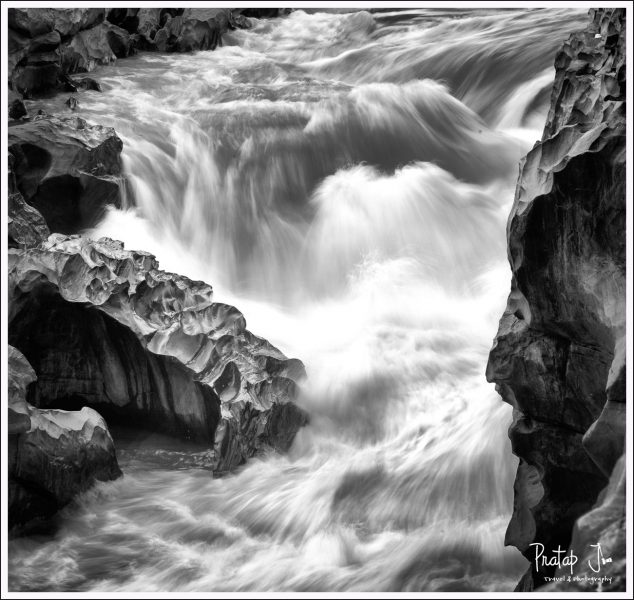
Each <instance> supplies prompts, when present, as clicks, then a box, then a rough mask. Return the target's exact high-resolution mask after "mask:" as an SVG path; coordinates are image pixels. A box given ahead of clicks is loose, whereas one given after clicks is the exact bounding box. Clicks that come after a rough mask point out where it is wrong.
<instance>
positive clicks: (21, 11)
mask: <svg viewBox="0 0 634 600" xmlns="http://www.w3.org/2000/svg"><path fill="white" fill-rule="evenodd" d="M8 17H9V27H10V28H11V29H13V30H14V31H17V32H19V33H20V34H22V35H25V36H28V37H31V38H34V37H37V36H40V35H43V34H46V33H50V32H52V31H56V32H58V33H59V34H60V35H61V36H62V37H67V36H71V35H75V34H76V33H77V32H79V31H81V30H82V29H88V28H89V27H92V26H94V25H96V24H98V23H100V22H101V21H103V19H104V17H105V10H104V9H103V8H72V9H68V8H10V9H9V10H8Z"/></svg>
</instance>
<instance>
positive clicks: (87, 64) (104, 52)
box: [61, 24, 117, 74]
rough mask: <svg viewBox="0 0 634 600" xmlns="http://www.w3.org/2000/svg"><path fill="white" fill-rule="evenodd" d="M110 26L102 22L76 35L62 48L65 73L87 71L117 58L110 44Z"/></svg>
mask: <svg viewBox="0 0 634 600" xmlns="http://www.w3.org/2000/svg"><path fill="white" fill-rule="evenodd" d="M109 32H110V27H109V26H108V25H106V24H101V25H99V26H97V27H93V28H92V29H87V30H85V31H82V32H80V33H79V34H77V35H76V36H74V37H73V38H72V39H71V40H70V42H69V43H68V44H67V45H66V46H64V47H63V49H62V59H61V64H62V69H63V71H64V72H65V73H71V74H72V73H85V72H88V71H92V70H93V69H94V68H95V67H97V66H99V65H109V64H111V63H113V62H115V61H116V60H117V57H116V55H115V53H114V51H113V50H112V48H111V46H110V40H109V37H108V34H109Z"/></svg>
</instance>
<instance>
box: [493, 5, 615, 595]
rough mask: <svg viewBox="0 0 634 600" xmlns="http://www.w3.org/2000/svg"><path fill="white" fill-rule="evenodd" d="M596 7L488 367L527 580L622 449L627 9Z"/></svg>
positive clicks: (523, 212) (532, 195) (513, 225)
mask: <svg viewBox="0 0 634 600" xmlns="http://www.w3.org/2000/svg"><path fill="white" fill-rule="evenodd" d="M590 15H591V23H590V25H589V26H588V28H587V29H586V30H585V31H583V32H580V33H576V34H574V35H572V36H571V38H570V39H569V41H568V42H566V44H565V45H564V47H563V49H562V50H561V51H560V52H559V54H558V55H557V57H556V60H555V67H556V77H555V82H554V86H553V92H552V97H551V107H550V112H549V116H548V121H547V124H546V127H545V130H544V135H543V138H542V140H541V142H540V143H538V144H536V146H535V147H534V148H533V149H532V150H531V151H530V152H529V154H528V155H527V156H526V158H525V159H524V160H523V163H522V165H521V172H520V177H519V181H518V184H517V189H516V193H515V201H514V204H513V208H512V210H511V215H510V219H509V224H508V229H507V237H508V254H509V262H510V265H511V269H512V275H513V277H512V282H511V293H510V295H509V299H508V304H507V307H506V310H505V313H504V315H503V316H502V319H501V321H500V326H499V330H498V333H497V336H496V339H495V342H494V345H493V349H492V350H491V354H490V357H489V363H488V366H487V378H488V380H489V381H494V382H496V384H497V389H498V391H499V392H500V394H501V395H502V397H503V399H504V400H505V401H506V402H508V403H510V404H511V405H512V406H513V408H514V421H513V424H512V426H511V428H510V431H509V435H510V438H511V442H512V445H513V451H514V453H515V454H517V455H518V456H519V457H520V465H519V468H518V473H517V479H516V482H515V506H514V512H513V516H512V519H511V522H510V524H509V527H508V530H507V537H506V543H507V544H511V545H515V546H517V547H518V548H519V549H520V550H521V551H522V552H523V553H524V554H525V556H526V557H527V558H529V560H531V568H530V569H529V573H528V574H527V575H526V576H525V578H524V580H523V582H522V588H523V589H531V588H533V587H538V586H540V585H542V584H544V583H545V582H546V581H547V579H546V578H548V577H552V576H553V575H554V571H555V568H554V566H550V567H548V566H547V567H544V566H543V565H541V566H540V568H539V571H537V569H536V565H535V561H534V553H535V546H531V544H536V543H539V544H543V546H544V554H545V555H546V556H548V557H552V556H553V551H555V550H556V549H557V547H558V546H561V547H562V548H566V547H568V546H569V544H570V543H571V537H572V533H573V528H574V527H575V523H577V526H576V527H577V531H579V532H581V531H582V530H583V528H584V527H585V525H583V521H581V520H579V519H580V517H582V515H584V514H586V513H588V514H591V513H590V512H589V511H590V510H591V509H593V507H596V502H597V498H598V496H599V493H600V492H601V490H603V489H604V488H605V487H606V485H607V483H608V480H609V479H610V477H612V478H613V479H614V477H615V475H614V472H615V471H614V469H615V466H616V464H617V461H618V460H619V458H620V457H621V456H622V454H623V452H624V440H625V419H624V417H623V415H624V412H625V411H624V403H625V11H624V9H600V10H591V11H590ZM617 480H618V477H617ZM611 485H612V488H610V489H612V491H611V492H610V493H611V494H618V493H621V492H618V489H621V490H622V488H619V487H618V485H616V484H611ZM615 490H617V491H615ZM611 506H613V507H617V508H615V509H614V510H613V511H612V512H611V513H610V514H611V515H615V514H616V513H618V506H622V503H621V505H619V503H618V502H612V503H611ZM593 513H594V510H593ZM621 517H622V514H621V516H620V517H619V516H618V515H616V517H615V519H616V521H615V522H620V521H619V519H620V518H621ZM584 518H585V517H584ZM619 526H620V525H618V524H617V525H616V527H617V528H618V527H619ZM617 564H620V562H619V561H617V560H614V561H613V563H611V564H610V566H609V567H607V568H606V569H605V570H604V572H603V574H604V575H609V574H610V571H614V569H615V568H616V565H617ZM615 577H616V575H615ZM594 585H595V589H597V588H596V586H597V584H596V582H595V584H594Z"/></svg>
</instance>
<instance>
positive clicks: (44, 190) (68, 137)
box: [9, 115, 123, 233]
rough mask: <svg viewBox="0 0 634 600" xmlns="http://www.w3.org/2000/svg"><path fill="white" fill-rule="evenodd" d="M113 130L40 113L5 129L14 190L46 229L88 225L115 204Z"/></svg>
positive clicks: (116, 142)
mask: <svg viewBox="0 0 634 600" xmlns="http://www.w3.org/2000/svg"><path fill="white" fill-rule="evenodd" d="M122 147H123V144H122V142H121V140H120V139H119V138H118V137H117V135H116V133H115V132H114V129H112V128H108V127H101V126H99V125H88V123H86V121H84V120H83V119H80V118H78V117H59V118H58V117H51V116H45V115H43V116H42V117H41V118H37V119H34V120H33V121H30V122H27V123H21V124H19V125H15V126H13V127H11V128H10V130H9V153H10V154H11V155H12V157H13V171H14V174H15V181H16V185H17V191H19V192H20V193H21V194H22V196H23V197H24V199H25V200H26V201H27V202H28V203H29V204H30V205H31V206H33V207H34V208H36V209H37V210H38V211H39V212H40V213H41V214H42V216H43V217H44V219H45V220H46V223H47V225H48V227H49V228H50V229H51V231H58V232H61V233H75V232H77V231H80V230H81V229H84V228H86V227H91V226H93V225H94V224H95V223H96V222H97V221H98V220H99V219H100V218H101V216H102V214H103V211H104V209H105V206H108V205H114V206H118V205H119V204H120V191H119V186H120V183H121V150H122Z"/></svg>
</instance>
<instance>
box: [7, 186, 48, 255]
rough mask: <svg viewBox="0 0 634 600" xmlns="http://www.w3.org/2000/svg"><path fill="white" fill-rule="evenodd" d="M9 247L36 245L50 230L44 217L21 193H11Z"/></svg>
mask: <svg viewBox="0 0 634 600" xmlns="http://www.w3.org/2000/svg"><path fill="white" fill-rule="evenodd" d="M8 232H9V247H11V248H16V247H18V246H36V245H37V244H39V243H40V242H43V241H44V240H45V239H47V238H48V236H49V234H50V231H49V229H48V227H47V225H46V221H45V220H44V217H43V216H42V215H41V214H40V213H39V212H38V211H37V210H35V209H34V208H33V207H32V206H29V205H28V204H27V203H26V202H25V201H24V198H22V194H20V193H13V194H12V193H9V228H8Z"/></svg>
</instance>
